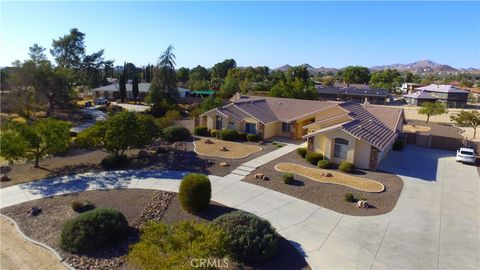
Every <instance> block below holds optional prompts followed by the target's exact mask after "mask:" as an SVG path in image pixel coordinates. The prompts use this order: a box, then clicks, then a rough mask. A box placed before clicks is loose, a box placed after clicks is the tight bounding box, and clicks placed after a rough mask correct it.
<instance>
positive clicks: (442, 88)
mask: <svg viewBox="0 0 480 270" xmlns="http://www.w3.org/2000/svg"><path fill="white" fill-rule="evenodd" d="M415 90H416V91H417V92H415V93H412V94H408V95H404V98H405V100H406V101H407V103H409V104H412V105H417V106H420V105H421V104H422V103H423V102H426V101H430V102H431V101H439V102H443V103H445V104H446V106H447V107H453V108H458V107H460V108H463V107H465V105H467V100H468V93H469V92H468V91H465V90H461V89H458V88H456V87H454V86H451V85H444V84H439V85H437V84H431V85H427V86H424V87H418V88H416V89H415ZM419 92H420V93H419Z"/></svg>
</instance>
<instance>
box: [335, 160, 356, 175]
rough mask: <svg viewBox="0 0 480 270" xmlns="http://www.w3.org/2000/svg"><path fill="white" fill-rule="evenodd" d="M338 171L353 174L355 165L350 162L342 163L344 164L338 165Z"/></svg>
mask: <svg viewBox="0 0 480 270" xmlns="http://www.w3.org/2000/svg"><path fill="white" fill-rule="evenodd" d="M338 169H339V170H340V171H342V172H346V173H353V172H354V171H355V165H353V164H352V163H350V162H346V161H342V163H340V165H338Z"/></svg>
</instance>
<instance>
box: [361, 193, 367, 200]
mask: <svg viewBox="0 0 480 270" xmlns="http://www.w3.org/2000/svg"><path fill="white" fill-rule="evenodd" d="M359 200H361V201H368V199H367V196H365V194H362V195H360V198H359Z"/></svg>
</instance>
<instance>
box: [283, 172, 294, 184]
mask: <svg viewBox="0 0 480 270" xmlns="http://www.w3.org/2000/svg"><path fill="white" fill-rule="evenodd" d="M282 179H283V183H285V184H287V185H290V184H291V183H292V182H293V174H291V173H284V174H283V175H282Z"/></svg>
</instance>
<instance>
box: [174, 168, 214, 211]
mask: <svg viewBox="0 0 480 270" xmlns="http://www.w3.org/2000/svg"><path fill="white" fill-rule="evenodd" d="M178 195H179V198H180V203H181V204H182V207H183V209H185V211H187V212H189V213H197V212H200V211H203V210H205V209H206V208H207V207H208V205H209V204H210V198H211V197H212V185H211V184H210V180H209V179H208V177H207V176H205V175H203V174H197V173H191V174H188V175H186V176H185V177H183V179H182V182H181V183H180V191H179V193H178Z"/></svg>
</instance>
